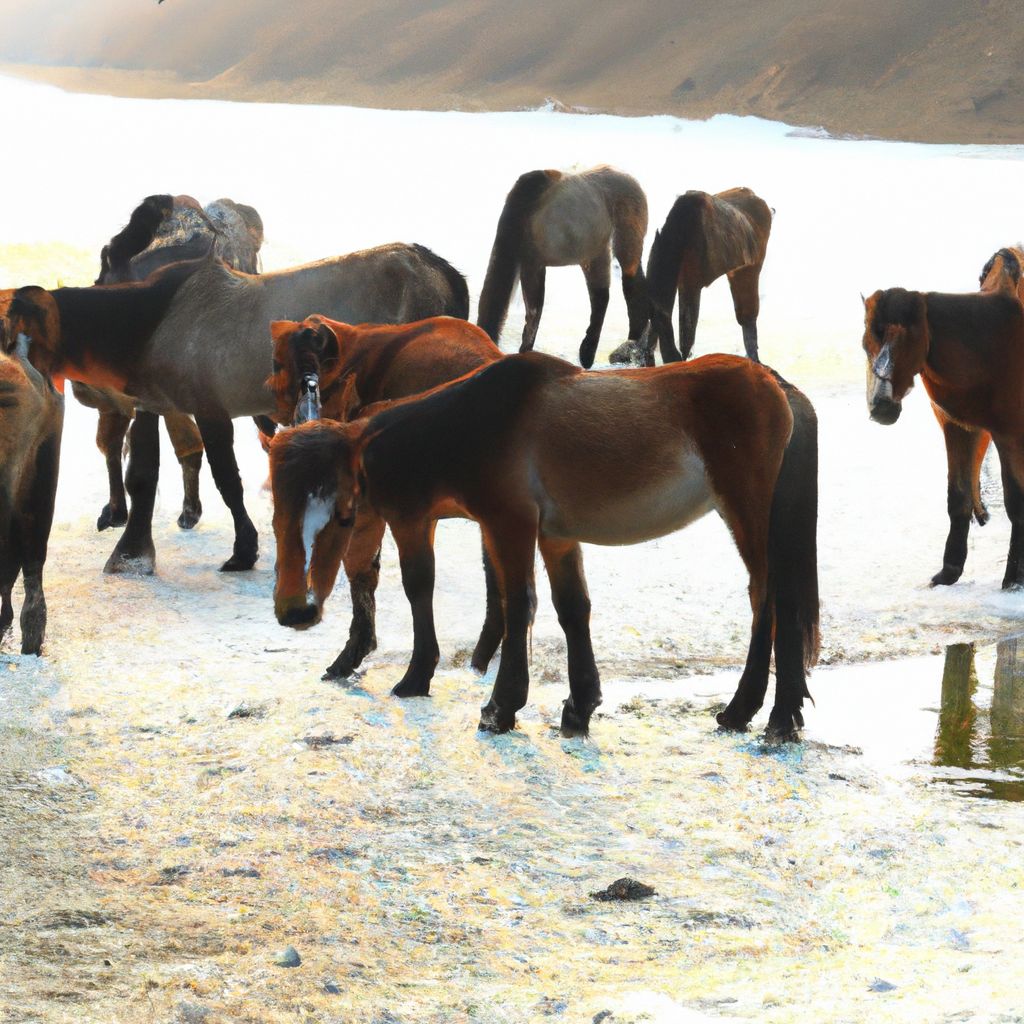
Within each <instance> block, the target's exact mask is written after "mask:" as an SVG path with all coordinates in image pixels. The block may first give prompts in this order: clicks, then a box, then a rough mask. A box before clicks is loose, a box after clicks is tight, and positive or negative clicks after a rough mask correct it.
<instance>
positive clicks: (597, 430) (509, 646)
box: [270, 353, 818, 739]
mask: <svg viewBox="0 0 1024 1024" xmlns="http://www.w3.org/2000/svg"><path fill="white" fill-rule="evenodd" d="M270 460H271V478H272V480H273V487H274V532H275V535H276V537H277V559H278V561H277V582H276V585H275V591H274V601H275V608H276V609H277V613H278V619H279V621H282V622H283V623H284V624H286V625H289V624H292V625H294V624H297V623H298V622H299V621H300V619H301V617H302V613H303V611H305V613H306V617H307V618H308V619H311V618H313V617H315V615H316V609H315V608H310V607H306V608H305V609H304V608H303V605H304V604H305V603H306V579H307V572H306V568H307V564H308V561H307V560H308V559H309V556H310V550H309V548H310V546H311V544H310V542H311V540H312V539H313V538H314V537H315V535H316V529H317V527H318V526H320V525H321V524H323V523H325V522H327V521H328V520H329V519H330V518H331V517H332V516H333V517H334V519H335V521H336V522H337V524H338V525H339V526H340V527H341V528H343V529H347V528H348V527H349V526H351V524H352V523H353V521H354V517H355V516H356V514H357V510H358V508H360V507H361V506H362V504H363V503H364V502H366V503H369V504H370V505H372V506H373V507H374V508H375V509H376V510H377V512H378V513H379V514H380V515H381V516H382V517H383V518H384V519H385V520H386V522H387V524H388V526H389V527H390V528H391V532H392V535H393V536H394V538H395V541H396V543H397V545H398V552H399V559H400V561H401V567H402V582H403V585H404V587H405V592H406V595H407V596H408V598H409V602H410V604H411V606H412V616H413V629H414V641H413V652H412V659H411V661H410V663H409V667H408V670H407V671H406V673H405V675H404V676H403V678H402V679H401V681H400V682H399V683H398V684H397V685H396V686H395V688H394V689H393V690H392V693H394V694H395V695H397V696H400V697H412V696H420V695H425V694H427V693H428V692H429V688H430V680H431V677H432V676H433V673H434V668H435V666H436V664H437V659H438V647H437V639H436V635H435V632H434V620H433V587H434V551H433V536H434V527H435V524H436V522H437V520H438V518H440V517H442V516H446V515H463V516H468V517H469V518H472V519H475V520H477V521H478V522H479V523H480V527H481V530H482V531H483V534H484V543H485V544H486V546H487V551H488V552H489V554H490V556H491V558H492V560H493V562H494V566H495V570H496V572H497V576H498V581H499V586H500V588H501V594H502V598H503V603H504V610H505V632H504V637H503V640H502V653H501V665H500V668H499V669H498V674H497V678H496V680H495V684H494V691H493V694H492V696H491V699H490V701H489V702H488V704H487V705H486V706H485V707H484V708H483V713H482V716H481V719H480V728H481V729H485V730H489V731H493V732H504V731H506V730H509V729H511V728H513V727H514V725H515V716H516V712H517V711H518V710H519V709H520V708H522V707H523V706H524V704H525V703H526V700H527V692H528V688H529V668H528V657H527V634H528V630H529V627H530V624H531V622H532V620H533V614H534V609H535V607H536V599H535V592H534V577H533V567H534V554H535V549H536V548H537V546H538V545H539V546H540V551H541V555H542V556H543V558H544V564H545V566H546V567H547V571H548V577H549V579H550V582H551V594H552V598H553V601H554V605H555V609H556V611H557V613H558V620H559V623H560V625H561V626H562V629H563V630H564V632H565V636H566V642H567V644H568V662H569V690H570V696H569V699H568V700H567V701H566V702H565V705H564V707H563V710H562V722H561V725H562V731H563V733H564V734H566V735H573V734H585V733H586V732H587V730H588V727H589V722H590V717H591V714H592V713H593V711H594V709H595V708H596V707H597V706H598V705H599V704H600V703H601V686H600V680H599V677H598V671H597V666H596V664H595V661H594V652H593V647H592V644H591V639H590V599H589V597H588V594H587V585H586V580H585V578H584V574H583V560H582V554H581V550H580V544H581V543H583V542H586V543H591V544H634V543H637V542H639V541H643V540H649V539H651V538H653V537H661V536H664V535H665V534H668V533H672V532H674V531H675V530H679V529H682V528H683V527H684V526H687V525H688V524H689V523H691V522H693V521H694V520H695V519H697V518H699V517H700V516H702V515H704V514H705V513H707V512H710V511H712V510H715V511H717V512H718V513H719V515H720V516H721V517H722V518H723V519H724V520H725V521H726V524H727V525H728V527H729V529H730V532H731V533H732V536H733V538H734V540H735V542H736V546H737V548H738V550H739V553H740V556H741V557H742V558H743V561H744V564H745V565H746V567H747V570H748V572H749V573H750V590H749V593H750V602H751V608H752V610H753V624H752V629H751V640H750V648H749V651H748V654H747V662H746V668H745V669H744V671H743V675H742V677H741V678H740V682H739V686H738V688H737V690H736V694H735V696H734V697H733V699H732V701H731V702H730V704H729V705H728V707H727V708H726V709H725V710H724V711H723V712H722V713H721V714H720V715H719V716H718V721H719V723H720V724H721V725H722V726H723V727H725V728H730V729H739V730H742V729H745V728H746V727H747V725H748V724H749V722H750V719H751V718H752V716H753V715H754V713H755V712H756V711H757V709H758V708H759V707H760V706H761V704H762V702H763V700H764V695H765V692H766V690H767V686H768V667H769V662H770V660H771V656H772V649H773V647H774V650H775V664H776V672H777V685H776V694H775V706H774V708H773V709H772V712H771V717H770V718H769V723H768V732H769V734H770V735H771V736H772V737H775V738H779V739H790V738H793V737H794V736H795V735H796V733H797V730H798V729H799V728H800V726H801V725H802V724H803V716H802V714H801V710H800V709H801V707H802V705H803V700H804V698H805V697H807V696H809V695H808V692H807V688H806V677H805V673H806V670H807V668H808V667H810V666H811V665H812V664H813V663H814V662H815V660H816V658H817V652H818V578H817V554H816V530H817V504H818V500H817V421H816V418H815V415H814V410H813V408H812V407H811V404H810V402H808V400H807V399H806V398H805V397H804V396H803V395H802V394H801V393H800V392H799V391H798V390H797V389H796V388H794V387H792V386H790V385H789V384H787V383H785V382H784V381H782V380H781V378H779V377H777V376H776V375H775V374H774V373H772V372H771V371H770V370H767V369H765V368H763V367H761V366H758V365H755V364H753V363H751V362H750V361H749V360H746V359H739V358H736V357H734V356H705V357H704V358H703V359H699V360H696V361H694V362H693V363H685V364H679V365H671V366H664V367H658V368H655V369H623V370H613V371H610V372H605V373H585V372H583V371H581V370H579V369H578V368H577V367H574V366H572V365H570V364H569V363H566V362H564V361H562V360H560V359H555V358H553V357H551V356H546V355H541V354H539V353H528V354H526V355H518V356H507V357H506V358H504V359H501V360H499V361H498V362H496V363H494V364H493V365H491V366H487V367H485V368H484V369H482V370H480V371H478V372H477V373H475V374H473V375H472V376H468V377H464V378H462V379H461V380H459V381H455V382H453V383H451V384H449V385H446V386H444V387H441V388H437V389H435V390H434V391H433V392H430V393H429V394H427V395H425V396H423V397H420V398H416V399H410V400H407V401H405V402H400V403H397V404H396V405H395V406H393V407H392V408H390V409H387V410H384V411H382V412H380V413H378V414H377V415H375V416H372V417H370V418H366V419H362V420H358V421H355V422H352V423H346V424H328V423H307V424H305V425H304V426H301V427H296V428H295V429H294V430H291V431H287V432H286V433H285V434H283V435H282V436H280V437H278V438H276V439H275V441H274V443H273V444H272V445H271V453H270ZM318 561H319V552H318V551H317V550H316V548H315V547H314V548H313V551H312V565H311V569H312V573H313V577H314V578H315V577H316V575H317V572H318V569H319V565H318Z"/></svg>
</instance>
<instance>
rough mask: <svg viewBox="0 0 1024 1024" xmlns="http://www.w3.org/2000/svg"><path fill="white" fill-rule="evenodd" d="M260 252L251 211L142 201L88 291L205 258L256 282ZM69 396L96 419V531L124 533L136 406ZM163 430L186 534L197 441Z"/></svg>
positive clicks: (106, 392)
mask: <svg viewBox="0 0 1024 1024" xmlns="http://www.w3.org/2000/svg"><path fill="white" fill-rule="evenodd" d="M262 244H263V221H262V219H261V218H260V215H259V214H258V213H257V212H256V211H255V210H254V209H253V208H252V207H251V206H246V205H244V204H242V203H236V202H234V201H233V200H231V199H217V200H215V201H214V202H212V203H210V204H209V205H208V206H207V207H206V208H205V209H203V207H202V206H200V205H199V203H198V202H197V201H196V200H195V199H193V198H192V197H191V196H169V195H154V196H147V197H146V198H145V199H143V200H142V202H141V203H139V205H138V206H137V207H136V208H135V209H134V210H133V211H132V214H131V216H130V217H129V219H128V224H127V225H126V226H125V227H124V228H123V229H122V230H121V231H119V232H118V233H117V234H116V235H114V237H113V238H111V240H110V241H109V242H108V243H107V244H106V245H105V246H103V249H102V250H101V252H100V274H99V277H97V278H96V282H95V283H96V284H120V283H122V282H124V281H142V280H144V279H145V278H146V277H148V276H149V275H150V274H151V273H152V272H153V271H154V270H157V269H158V268H160V267H163V266H167V265H168V264H169V263H174V262H175V261H177V260H187V259H195V258H196V257H199V256H203V255H205V254H206V253H208V252H210V251H212V252H213V253H214V255H216V256H217V257H219V258H220V259H222V260H224V262H225V263H227V264H228V266H231V267H234V268H235V270H242V271H244V272H245V273H247V274H255V273H256V272H257V270H258V269H259V250H260V246H261V245H262ZM71 389H72V391H73V392H74V395H75V398H77V399H78V401H79V402H81V403H82V404H83V405H87V406H89V407H90V408H93V409H96V410H98V412H99V426H98V427H97V430H96V446H97V447H98V448H99V450H100V452H101V453H102V454H103V458H104V460H105V462H106V464H107V480H108V484H109V490H110V497H109V499H108V501H107V504H106V505H104V507H103V508H102V509H101V511H100V514H99V518H98V519H97V520H96V529H98V530H105V529H107V528H108V527H110V526H124V524H125V523H126V522H127V521H128V503H127V499H126V497H125V493H124V478H123V475H122V473H121V454H122V452H123V451H124V447H125V436H126V435H127V433H128V428H129V427H130V426H131V421H132V417H133V416H134V415H135V403H134V402H133V401H132V400H131V399H130V398H128V396H127V395H122V394H119V393H118V392H116V391H113V390H111V389H110V388H95V387H90V386H89V385H88V384H81V383H79V382H77V381H73V382H72V385H71ZM140 415H142V416H150V415H152V413H145V412H143V413H140ZM164 425H165V426H166V428H167V433H168V435H169V436H170V439H171V444H172V446H173V447H174V454H175V455H176V456H177V459H178V463H179V464H180V466H181V477H182V486H183V490H184V497H183V499H182V506H181V514H180V515H179V516H178V526H180V527H181V528H182V529H183V530H191V529H192V528H193V527H194V526H195V525H196V523H198V522H199V518H200V516H201V515H202V513H203V506H202V502H201V501H200V500H199V470H200V469H201V467H202V464H203V439H202V437H201V436H200V434H199V428H198V427H197V426H196V425H195V423H194V422H193V420H192V417H191V416H186V415H184V414H183V413H169V414H168V415H167V416H165V417H164Z"/></svg>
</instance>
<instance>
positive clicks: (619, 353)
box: [608, 341, 640, 366]
mask: <svg viewBox="0 0 1024 1024" xmlns="http://www.w3.org/2000/svg"><path fill="white" fill-rule="evenodd" d="M639 359H640V351H639V349H638V347H637V343H636V342H635V341H624V342H623V343H622V344H621V345H619V347H618V348H616V349H613V350H612V354H611V355H610V356H609V357H608V362H610V363H616V364H618V365H624V366H634V365H636V364H637V363H638V362H639Z"/></svg>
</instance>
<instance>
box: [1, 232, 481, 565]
mask: <svg viewBox="0 0 1024 1024" xmlns="http://www.w3.org/2000/svg"><path fill="white" fill-rule="evenodd" d="M468 306H469V295H468V291H467V288H466V282H465V279H464V278H463V277H462V275H461V274H459V273H458V272H457V271H456V270H455V269H454V268H453V267H452V266H451V265H450V264H449V263H447V262H446V261H445V260H443V259H441V258H440V257H439V256H437V255H436V254H435V253H432V252H431V251H430V250H429V249H426V248H424V247H423V246H418V245H403V244H399V243H394V244H392V245H384V246H379V247H377V248H376V249H367V250H365V251H363V252H357V253H352V254H350V255H348V256H339V257H335V258H334V259H329V260H321V261H320V262H319V263H310V264H306V265H305V266H301V267H294V268H292V269H290V270H281V271H276V272H274V273H269V274H261V275H259V276H253V275H250V274H243V273H241V272H239V271H235V270H231V269H230V268H229V267H227V266H225V265H224V264H223V263H222V262H220V261H219V260H216V259H213V258H212V257H206V258H203V259H199V260H191V261H182V262H179V263H172V264H170V265H169V266H167V267H165V268H163V269H162V270H158V271H156V272H155V273H154V274H152V275H150V276H149V277H148V278H146V280H145V281H141V282H134V281H133V282H128V283H126V284H119V285H96V286H94V287H92V288H57V289H55V290H53V291H46V290H45V289H42V288H32V287H30V288H20V289H18V290H17V291H16V292H15V295H14V300H13V301H12V303H11V305H10V310H9V316H10V317H11V322H12V325H13V326H14V328H15V330H16V331H18V332H20V333H23V334H25V335H26V337H28V338H29V339H30V340H31V347H30V350H29V355H30V358H31V359H32V361H33V363H34V364H35V365H36V366H37V367H38V368H40V369H41V370H43V371H44V372H47V373H50V374H52V375H54V376H65V377H68V378H70V379H72V380H78V381H82V382H83V383H87V384H92V385H97V386H101V387H111V388H114V389H115V390H117V391H120V392H123V393H125V394H127V395H130V396H131V397H132V398H134V399H135V400H136V403H137V405H138V406H139V408H141V409H143V410H144V411H146V412H152V413H168V412H181V413H189V414H191V415H193V416H195V417H196V421H197V423H198V425H199V430H200V432H201V434H202V436H203V443H204V445H205V447H206V453H207V457H208V459H209V462H210V469H211V471H212V472H213V479H214V482H215V483H216V484H217V489H218V490H219V491H220V493H221V496H222V497H223V499H224V501H225V503H226V504H227V506H228V507H229V508H230V509H231V513H232V517H233V519H234V525H235V544H234V551H233V553H232V556H231V558H229V559H228V560H227V561H226V562H225V563H224V565H223V566H222V569H223V570H225V571H237V570H243V569H251V568H252V566H253V565H254V564H255V562H256V558H257V556H258V550H259V548H258V538H257V535H256V528H255V527H254V526H253V524H252V521H251V520H250V519H249V515H248V513H247V512H246V510H245V503H244V500H243V493H242V482H241V479H240V478H239V474H238V465H237V463H236V462H235V456H234V451H233V448H232V438H233V428H232V425H231V420H232V418H234V417H237V416H261V415H266V414H268V413H270V412H273V408H274V402H273V397H272V395H271V393H270V392H269V391H268V390H267V388H266V386H265V385H266V379H267V377H268V376H269V375H270V373H271V369H272V367H271V344H270V339H269V338H268V336H267V325H268V324H269V323H270V322H271V321H272V320H279V319H282V318H286V319H291V320H300V319H301V318H302V317H304V316H307V315H308V314H309V312H310V311H311V310H322V311H323V312H325V313H326V314H328V315H332V316H336V317H337V318H338V319H342V320H346V321H352V322H356V323H359V322H364V321H377V322H393V323H406V322H408V321H410V320H420V319H422V318H424V317H426V316H433V315H437V314H452V315H463V316H464V315H465V314H466V313H467V312H468ZM131 443H132V450H133V452H134V458H133V459H132V461H131V463H130V465H129V469H128V477H127V480H126V484H127V489H128V493H129V495H130V496H131V499H132V506H131V512H130V514H129V517H128V523H127V526H126V528H125V531H124V533H123V534H122V536H121V538H120V540H119V541H118V543H117V546H116V547H115V549H114V551H113V553H112V555H111V556H110V558H109V559H108V561H107V565H106V571H108V572H123V571H134V572H143V573H145V572H152V571H153V567H154V561H155V550H154V547H153V536H152V516H153V503H154V500H155V496H156V482H157V475H158V468H159V463H160V454H159V451H160V449H159V438H158V436H157V432H156V420H155V419H154V418H153V417H147V416H144V417H138V416H136V418H135V421H134V423H133V424H132V435H131Z"/></svg>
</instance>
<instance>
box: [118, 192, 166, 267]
mask: <svg viewBox="0 0 1024 1024" xmlns="http://www.w3.org/2000/svg"><path fill="white" fill-rule="evenodd" d="M173 209H174V197H173V196H169V195H156V196H146V198H145V199H143V200H142V202H141V203H139V205H138V206H136V207H135V209H134V210H132V215H131V216H130V217H129V218H128V224H127V225H126V226H125V227H124V228H122V229H121V231H119V232H118V233H117V234H116V235H114V237H113V238H111V240H110V242H109V243H108V244H107V246H106V249H107V264H108V267H109V269H110V270H112V271H115V272H117V271H120V270H121V269H122V268H123V267H125V266H127V264H128V261H129V260H130V259H131V258H132V257H133V256H136V255H138V254H139V253H140V252H142V251H143V249H145V248H146V247H147V246H148V245H150V243H151V242H152V241H153V239H154V237H155V236H156V233H157V231H158V230H159V228H160V225H161V224H162V223H163V222H164V220H165V219H166V218H167V217H168V216H169V215H170V213H171V211H172V210H173Z"/></svg>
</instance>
